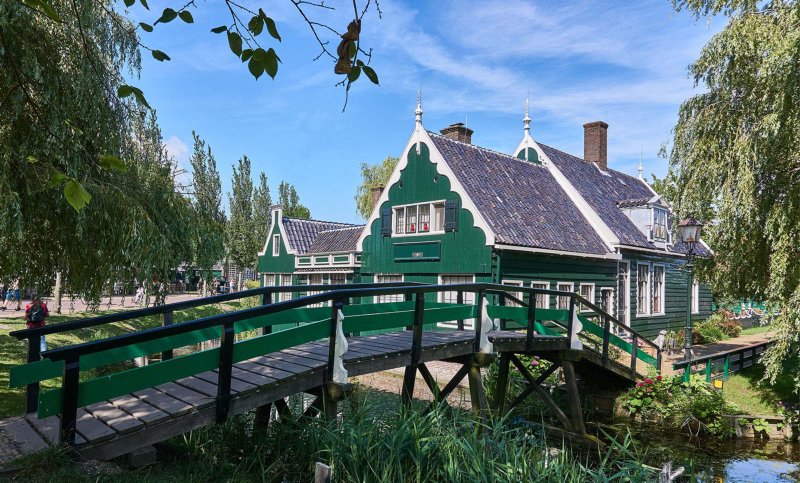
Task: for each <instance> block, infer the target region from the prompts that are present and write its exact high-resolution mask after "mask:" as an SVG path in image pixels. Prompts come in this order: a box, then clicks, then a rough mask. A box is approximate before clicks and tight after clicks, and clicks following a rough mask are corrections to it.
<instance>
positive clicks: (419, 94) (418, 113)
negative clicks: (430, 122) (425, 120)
mask: <svg viewBox="0 0 800 483" xmlns="http://www.w3.org/2000/svg"><path fill="white" fill-rule="evenodd" d="M414 119H416V121H417V124H421V123H422V87H420V88H419V89H417V110H416V111H414Z"/></svg>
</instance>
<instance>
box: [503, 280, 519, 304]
mask: <svg viewBox="0 0 800 483" xmlns="http://www.w3.org/2000/svg"><path fill="white" fill-rule="evenodd" d="M503 285H511V286H512V287H522V282H520V281H517V280H503ZM508 294H509V295H511V296H512V297H516V298H517V299H519V300H522V292H512V291H510V290H509V291H508ZM506 305H507V306H509V307H520V305H519V304H518V303H516V302H514V301H513V300H510V299H508V298H506Z"/></svg>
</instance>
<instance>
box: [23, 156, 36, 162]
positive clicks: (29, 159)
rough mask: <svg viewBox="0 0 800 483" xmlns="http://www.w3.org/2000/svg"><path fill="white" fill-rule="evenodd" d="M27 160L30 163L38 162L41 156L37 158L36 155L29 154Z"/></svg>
mask: <svg viewBox="0 0 800 483" xmlns="http://www.w3.org/2000/svg"><path fill="white" fill-rule="evenodd" d="M25 161H27V162H29V163H30V164H36V163H38V162H39V158H37V157H36V156H27V157H26V158H25Z"/></svg>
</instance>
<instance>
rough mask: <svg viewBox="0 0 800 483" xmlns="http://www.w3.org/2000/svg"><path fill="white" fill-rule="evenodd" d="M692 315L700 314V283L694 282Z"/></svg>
mask: <svg viewBox="0 0 800 483" xmlns="http://www.w3.org/2000/svg"><path fill="white" fill-rule="evenodd" d="M692 313H693V314H699V313H700V282H698V281H697V280H693V281H692Z"/></svg>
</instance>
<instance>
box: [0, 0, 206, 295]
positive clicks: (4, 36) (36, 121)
mask: <svg viewBox="0 0 800 483" xmlns="http://www.w3.org/2000/svg"><path fill="white" fill-rule="evenodd" d="M29 3H30V2H29ZM34 3H37V2H34ZM50 10H53V12H52V14H53V16H58V14H62V15H61V16H60V18H59V21H58V22H56V21H54V20H52V19H51V18H50V17H46V16H44V15H42V14H40V13H39V12H37V11H36V10H34V9H31V8H29V7H27V6H24V5H22V4H20V3H16V2H2V3H0V246H2V250H0V278H8V277H10V276H12V275H14V274H19V275H20V276H21V278H22V283H23V285H25V286H27V287H39V288H40V289H47V288H48V287H49V285H50V283H51V279H52V277H53V276H54V274H55V273H56V272H57V271H59V272H61V274H62V276H63V279H64V283H65V285H66V287H67V289H68V290H70V291H71V292H72V293H80V294H83V295H88V296H89V297H90V298H93V299H95V300H98V299H99V296H100V294H101V293H102V291H103V289H104V288H105V287H106V286H107V285H108V284H110V283H111V282H113V281H115V280H121V279H132V278H133V277H137V278H138V279H139V280H148V281H151V280H153V278H154V277H155V278H156V279H161V280H164V279H165V278H166V277H167V276H168V274H169V270H170V269H171V268H174V267H175V266H176V265H177V264H178V263H180V262H181V261H183V260H186V257H187V256H188V255H189V247H188V245H187V243H186V240H189V237H188V236H187V234H186V233H185V228H184V227H185V226H190V223H191V221H190V219H191V216H192V212H191V210H190V207H189V204H188V201H187V200H186V199H185V198H184V197H183V196H182V195H181V194H180V193H178V192H177V191H176V189H175V184H174V181H173V173H174V165H173V162H172V161H171V160H170V159H169V157H168V156H167V154H166V152H165V151H164V148H163V143H162V140H161V133H160V132H159V130H158V126H157V123H156V119H155V114H154V113H153V112H152V111H151V110H150V109H149V108H147V107H145V106H143V105H141V104H139V103H138V102H133V101H132V100H129V99H120V98H119V97H118V95H117V88H118V86H119V85H121V84H122V82H123V75H127V76H128V77H136V75H137V74H138V72H139V67H140V54H139V47H138V44H137V39H136V37H135V35H134V34H133V32H134V29H133V28H132V26H131V24H130V22H128V20H127V19H125V18H124V17H122V16H120V15H117V14H116V13H114V11H113V9H112V8H111V2H101V1H94V2H68V3H59V4H57V5H54V6H53V7H50Z"/></svg>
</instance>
